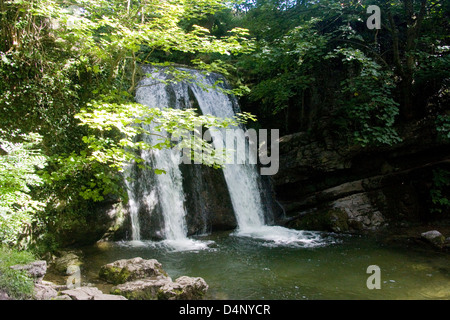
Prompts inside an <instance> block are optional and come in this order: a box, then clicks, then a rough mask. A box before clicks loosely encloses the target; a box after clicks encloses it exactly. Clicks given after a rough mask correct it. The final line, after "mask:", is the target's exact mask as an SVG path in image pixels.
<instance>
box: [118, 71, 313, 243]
mask: <svg viewBox="0 0 450 320" xmlns="http://www.w3.org/2000/svg"><path fill="white" fill-rule="evenodd" d="M180 70H181V71H184V72H188V73H189V74H190V75H191V76H192V78H193V81H182V82H169V83H168V82H167V80H170V76H168V75H167V74H166V73H165V72H164V70H163V69H155V68H151V67H144V71H145V72H146V73H147V74H150V76H149V77H146V78H144V79H143V80H142V81H141V82H140V83H139V86H138V88H137V90H136V101H137V102H138V103H141V104H144V105H147V106H149V107H159V108H166V107H170V108H176V109H183V108H193V107H194V106H195V107H197V108H198V109H199V110H200V111H201V113H202V114H211V115H213V116H216V117H220V118H232V117H233V116H234V115H235V114H236V113H237V112H239V111H240V110H239V105H238V103H237V100H236V98H235V97H234V96H231V95H228V94H225V93H224V92H222V91H221V90H214V89H209V90H205V87H206V88H213V87H215V85H217V81H218V80H222V77H221V76H220V75H217V74H209V75H204V74H202V73H201V72H199V71H196V70H191V69H180ZM161 80H162V81H161ZM235 129H242V130H235V134H236V135H237V139H241V141H246V140H247V139H245V137H244V129H245V128H244V127H241V128H235ZM222 132H223V131H220V130H217V131H211V135H212V138H213V141H222V143H223V145H224V146H225V147H226V148H229V146H227V145H226V141H225V137H224V135H223V133H222ZM143 139H144V140H145V141H146V142H148V143H150V144H156V143H157V141H156V139H157V138H155V137H154V136H145V137H143ZM232 148H233V147H232ZM141 156H142V158H143V159H145V161H146V162H147V163H148V164H150V165H151V167H153V168H158V169H163V170H165V171H166V172H167V173H166V174H162V175H155V174H150V173H146V174H144V175H143V176H142V175H140V176H139V177H138V178H137V180H139V181H138V182H134V183H133V182H128V183H127V187H128V195H129V198H130V202H129V204H130V216H131V224H132V237H133V240H140V237H141V234H142V225H140V221H141V219H140V218H139V212H140V210H141V209H142V208H141V207H142V206H144V207H145V208H144V209H145V210H144V211H146V212H147V214H149V215H152V214H154V213H153V211H155V208H156V207H158V208H159V210H160V211H161V216H162V220H163V223H160V226H161V230H160V231H159V233H160V235H161V237H162V238H163V239H165V241H172V242H174V241H175V242H178V243H188V242H189V241H192V240H191V239H189V238H188V236H187V233H188V231H187V230H188V229H187V226H186V209H185V206H184V201H185V194H184V191H183V176H182V174H181V171H180V166H179V163H180V153H179V152H177V151H175V150H151V151H146V152H143V153H142V154H141ZM247 156H248V155H247ZM247 160H248V159H247ZM247 162H248V161H247ZM247 162H246V163H245V164H226V165H225V166H224V168H223V176H224V178H225V181H226V184H227V189H228V193H229V197H230V199H231V203H232V207H233V211H234V214H235V218H236V222H237V226H238V228H237V230H236V233H235V234H236V235H239V236H249V237H253V238H259V239H263V240H267V241H271V242H275V243H299V242H300V243H303V244H309V243H315V242H316V241H317V240H318V239H317V237H316V235H312V234H309V233H305V232H303V231H295V230H290V229H286V228H282V227H277V226H268V225H267V224H266V221H265V220H266V218H265V217H266V216H267V212H266V211H267V210H268V208H267V207H264V206H263V201H262V198H261V194H262V190H261V188H262V184H261V180H260V179H261V177H260V176H259V173H258V171H257V168H256V165H253V164H249V163H247ZM126 172H127V175H129V176H131V175H132V173H131V172H132V170H131V169H130V168H128V170H127V171H126ZM146 199H147V200H146ZM149 199H151V201H149ZM156 221H157V219H156Z"/></svg>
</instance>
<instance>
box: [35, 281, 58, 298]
mask: <svg viewBox="0 0 450 320" xmlns="http://www.w3.org/2000/svg"><path fill="white" fill-rule="evenodd" d="M57 295H58V291H57V290H56V289H55V288H53V286H52V285H49V284H45V283H37V284H35V285H34V299H36V300H51V299H53V298H54V297H56V296H57Z"/></svg>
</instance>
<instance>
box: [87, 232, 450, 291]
mask: <svg viewBox="0 0 450 320" xmlns="http://www.w3.org/2000/svg"><path fill="white" fill-rule="evenodd" d="M197 241H199V242H201V243H207V244H208V245H207V246H205V248H203V249H199V250H184V251H177V250H171V249H170V248H168V247H167V246H165V245H161V244H158V243H155V242H142V243H139V244H138V245H136V243H132V242H117V243H111V244H108V245H103V246H95V247H88V248H84V249H83V251H84V255H85V261H86V262H85V263H84V265H83V266H82V275H83V281H87V282H90V283H93V284H95V285H97V286H99V287H100V288H101V289H103V290H106V291H107V290H108V289H109V287H108V286H103V287H102V284H101V283H100V281H99V279H98V277H97V275H98V271H99V268H100V266H102V265H104V264H106V263H110V262H113V261H115V260H118V259H129V258H133V257H142V258H145V259H150V258H152V259H157V260H158V261H159V262H160V263H161V264H162V265H163V268H164V269H165V270H166V272H167V273H168V274H169V276H170V277H172V279H176V278H177V277H179V276H182V275H186V276H192V277H202V278H204V279H205V280H206V282H207V283H208V285H209V290H208V293H207V295H206V299H221V300H222V299H223V300H228V299H230V300H240V299H250V300H264V299H268V300H293V299H295V300H302V299H389V300H390V299H450V263H449V262H450V259H449V258H450V255H449V254H448V253H445V252H440V251H439V250H433V249H430V248H423V247H421V246H415V245H405V244H402V243H394V244H389V245H388V244H385V243H382V242H380V241H377V240H376V239H374V238H372V237H365V236H348V235H346V236H343V235H335V234H321V242H320V244H319V245H317V246H290V245H282V244H281V245H280V244H274V243H272V242H270V241H266V240H260V239H254V238H250V237H239V236H235V235H233V234H232V233H216V234H213V235H209V236H205V237H200V238H197ZM370 265H376V266H378V267H379V268H380V283H381V288H380V289H372V290H369V289H368V287H367V284H366V283H367V279H368V277H369V276H371V274H368V273H367V268H368V267H369V266H370Z"/></svg>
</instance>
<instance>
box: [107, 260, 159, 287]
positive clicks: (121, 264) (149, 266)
mask: <svg viewBox="0 0 450 320" xmlns="http://www.w3.org/2000/svg"><path fill="white" fill-rule="evenodd" d="M161 275H162V276H167V273H166V272H165V271H164V270H163V268H162V265H161V264H160V263H159V262H158V261H157V260H155V259H149V260H145V259H142V258H140V257H137V258H133V259H122V260H117V261H115V262H112V263H109V264H106V265H104V266H102V267H101V268H100V272H99V276H100V278H102V279H103V280H105V281H107V282H110V283H113V284H122V283H125V282H129V281H134V280H139V279H144V278H150V277H157V276H161Z"/></svg>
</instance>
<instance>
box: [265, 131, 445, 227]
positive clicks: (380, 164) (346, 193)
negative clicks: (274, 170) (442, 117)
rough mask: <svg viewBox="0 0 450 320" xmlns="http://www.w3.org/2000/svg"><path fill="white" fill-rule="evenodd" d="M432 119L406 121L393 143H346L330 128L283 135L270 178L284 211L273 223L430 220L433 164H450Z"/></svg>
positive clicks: (330, 224) (355, 223) (359, 223)
mask: <svg viewBox="0 0 450 320" xmlns="http://www.w3.org/2000/svg"><path fill="white" fill-rule="evenodd" d="M434 127H435V124H434V123H432V122H428V123H427V122H422V123H417V124H410V125H408V127H407V128H405V130H404V131H403V132H401V136H402V138H403V142H402V143H400V144H398V145H395V146H392V147H389V146H384V147H370V148H369V147H368V148H362V147H359V146H351V145H348V144H347V142H346V141H341V140H340V139H338V137H336V136H333V135H332V134H330V133H328V132H323V133H322V135H321V136H315V137H313V136H311V135H309V134H307V133H306V132H300V133H295V134H291V135H288V136H284V137H281V138H280V170H279V172H278V174H276V175H275V176H273V177H272V179H273V183H274V186H275V190H276V194H277V199H278V201H279V202H280V203H281V204H282V205H283V207H284V209H285V217H284V219H280V220H279V221H277V223H279V224H285V225H286V226H288V227H293V228H299V229H306V230H324V231H333V232H350V233H361V232H373V231H378V230H383V229H385V228H386V227H390V226H395V225H402V224H405V223H411V222H413V223H420V222H423V221H425V222H426V221H429V220H430V219H432V218H433V217H434V216H433V214H432V213H431V212H430V207H431V206H432V201H431V197H430V189H431V188H432V186H433V172H434V170H436V169H439V168H440V169H445V170H450V148H448V146H449V143H448V142H445V141H440V140H439V139H437V136H436V133H435V131H433V130H434V129H433V128H434ZM400 131H401V130H400ZM442 216H443V215H441V216H440V217H442ZM436 217H437V216H436ZM447 217H448V215H447ZM448 218H449V217H448Z"/></svg>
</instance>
